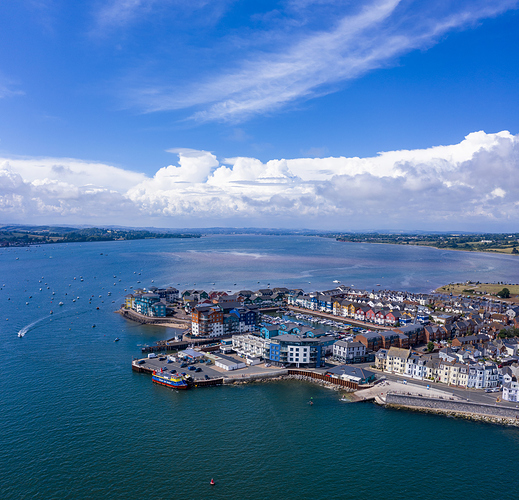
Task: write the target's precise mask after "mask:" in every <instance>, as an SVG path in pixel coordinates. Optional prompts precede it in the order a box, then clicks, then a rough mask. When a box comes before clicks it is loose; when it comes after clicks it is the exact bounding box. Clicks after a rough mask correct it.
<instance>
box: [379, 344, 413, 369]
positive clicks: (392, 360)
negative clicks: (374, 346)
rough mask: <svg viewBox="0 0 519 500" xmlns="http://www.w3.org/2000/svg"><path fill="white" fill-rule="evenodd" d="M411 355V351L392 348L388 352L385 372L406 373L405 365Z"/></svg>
mask: <svg viewBox="0 0 519 500" xmlns="http://www.w3.org/2000/svg"><path fill="white" fill-rule="evenodd" d="M410 354H411V350H410V349H401V348H400V347H390V348H389V351H387V357H386V367H385V371H386V372H390V373H400V374H403V373H405V364H406V362H407V359H408V358H409V355H410Z"/></svg>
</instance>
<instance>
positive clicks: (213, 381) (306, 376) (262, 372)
mask: <svg viewBox="0 0 519 500" xmlns="http://www.w3.org/2000/svg"><path fill="white" fill-rule="evenodd" d="M237 359H238V358H237ZM181 364H182V363H179V362H176V361H174V362H171V361H170V362H169V363H168V362H167V356H166V355H161V356H158V357H156V358H142V359H134V360H133V361H132V370H133V371H135V372H137V373H147V374H151V373H153V371H154V370H156V371H160V370H161V369H163V370H164V371H171V370H176V371H177V372H178V373H186V374H187V375H190V376H191V377H192V378H193V382H192V384H191V385H192V386H197V387H204V386H209V385H239V384H245V383H250V382H261V381H267V380H272V379H297V380H306V381H309V382H313V383H317V384H320V385H323V386H326V387H332V388H335V389H340V390H344V391H347V392H350V391H355V390H357V389H358V385H357V384H356V383H354V382H349V381H347V380H341V379H336V378H332V377H327V376H325V375H324V369H301V368H280V367H275V366H268V367H266V366H265V365H263V364H262V365H255V366H249V367H247V368H241V369H239V370H231V371H227V370H224V369H222V368H220V367H217V366H215V365H214V364H212V363H211V364H207V363H192V364H190V365H189V366H195V367H197V368H200V369H201V371H200V372H196V371H194V370H189V368H188V367H187V366H186V367H184V368H181V366H180V365H181ZM206 376H207V378H206Z"/></svg>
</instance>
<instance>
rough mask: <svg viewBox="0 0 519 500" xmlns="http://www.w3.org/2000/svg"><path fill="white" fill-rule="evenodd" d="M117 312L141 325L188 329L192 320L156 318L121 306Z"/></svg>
mask: <svg viewBox="0 0 519 500" xmlns="http://www.w3.org/2000/svg"><path fill="white" fill-rule="evenodd" d="M115 312H117V313H119V314H121V315H122V316H124V317H125V318H126V319H129V320H131V321H135V322H136V323H140V324H141V325H159V326H168V327H170V328H178V329H180V330H187V329H188V328H189V327H190V326H191V322H190V321H187V320H183V319H179V318H167V317H166V318H154V317H151V316H144V314H139V313H138V312H135V311H133V310H132V309H124V307H121V308H120V309H119V310H117V311H115Z"/></svg>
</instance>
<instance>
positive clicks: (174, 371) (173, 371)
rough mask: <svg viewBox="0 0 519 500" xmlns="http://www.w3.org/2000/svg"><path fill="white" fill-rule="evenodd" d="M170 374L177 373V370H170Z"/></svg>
mask: <svg viewBox="0 0 519 500" xmlns="http://www.w3.org/2000/svg"><path fill="white" fill-rule="evenodd" d="M169 372H170V373H177V370H169Z"/></svg>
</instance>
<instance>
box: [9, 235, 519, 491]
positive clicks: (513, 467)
mask: <svg viewBox="0 0 519 500" xmlns="http://www.w3.org/2000/svg"><path fill="white" fill-rule="evenodd" d="M468 279H471V280H479V281H507V282H514V283H517V282H519V266H518V265H517V260H516V259H514V258H513V257H512V256H501V255H493V254H474V253H464V252H452V251H440V250H436V249H430V248H419V247H407V246H390V245H368V244H352V243H339V242H336V241H333V240H327V239H320V238H310V237H288V236H279V237H276V236H212V237H204V238H201V239H192V240H145V241H122V242H106V243H84V244H61V245H47V246H41V247H30V248H10V249H0V288H1V290H0V304H1V310H0V352H1V365H0V450H1V453H0V498H2V499H107V498H109V499H112V498H114V499H139V500H141V499H177V500H184V499H251V500H256V499H258V500H270V499H278V498H281V499H287V500H292V499H328V498H345V499H350V498H351V499H353V498H355V499H358V498H366V499H368V498H369V499H384V500H392V499H401V498H416V497H419V498H423V499H433V498H434V499H438V498H440V499H457V498H460V497H466V496H470V497H472V498H482V499H487V498H492V499H509V498H510V499H512V498H516V497H517V480H516V477H517V473H518V467H519V466H518V465H517V456H518V454H519V430H518V429H509V428H504V427H499V426H494V425H488V424H480V423H474V422H468V421H464V420H458V419H451V418H446V417H440V416H432V415H422V414H417V413H411V412H399V411H391V410H386V409H382V408H379V407H377V406H375V405H372V404H364V403H360V404H351V403H345V402H341V401H340V400H339V394H338V393H337V392H335V391H331V390H328V389H323V388H320V387H318V386H316V385H313V384H309V383H303V382H295V381H285V382H272V383H261V384H260V383H258V384H251V385H246V386H239V387H219V388H207V389H198V390H193V391H188V392H185V393H182V392H180V393H177V392H175V391H172V390H169V389H167V388H164V387H157V386H155V385H153V384H152V382H151V378H150V377H149V376H148V375H145V374H136V373H134V372H132V370H131V366H130V364H131V360H132V357H133V356H138V355H139V354H140V346H141V345H143V344H149V343H152V342H154V341H156V340H160V339H163V338H166V337H169V336H172V333H173V331H168V330H167V329H164V328H160V327H146V326H141V325H137V324H134V323H130V322H128V321H126V320H125V319H124V318H122V317H121V316H120V315H118V314H114V311H115V310H116V309H117V308H118V307H119V305H120V304H121V303H122V301H123V298H124V295H125V294H126V293H129V292H131V288H130V287H134V288H136V287H139V286H151V285H155V286H159V287H162V286H176V287H177V288H179V289H185V288H204V289H206V290H210V289H211V288H215V289H223V290H232V291H235V290H239V289H244V288H247V289H253V290H254V289H257V288H263V287H266V286H268V284H270V286H271V287H275V286H287V287H300V288H303V289H305V290H307V291H311V290H315V289H325V288H332V287H333V286H335V285H334V284H333V280H340V281H341V282H342V283H344V284H347V285H355V287H359V288H367V289H372V288H375V287H376V286H377V284H380V285H381V286H382V287H383V288H392V289H406V290H409V291H416V292H419V291H423V292H427V291H430V290H431V289H434V288H436V287H437V286H439V285H441V284H444V283H448V282H451V281H461V280H468ZM139 282H140V283H139ZM195 283H196V284H195ZM212 283H215V284H214V285H213V284H212ZM40 289H41V290H40ZM60 302H63V305H62V306H60V305H59V303H60ZM51 311H52V313H51ZM20 331H23V332H25V336H24V337H22V338H19V337H18V332H20ZM116 337H119V338H120V339H121V340H120V341H119V342H114V339H115V338H116ZM310 398H313V401H314V405H313V406H309V405H308V404H307V402H308V401H309V400H310ZM211 478H214V480H215V482H216V485H215V486H210V485H209V481H210V479H211Z"/></svg>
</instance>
